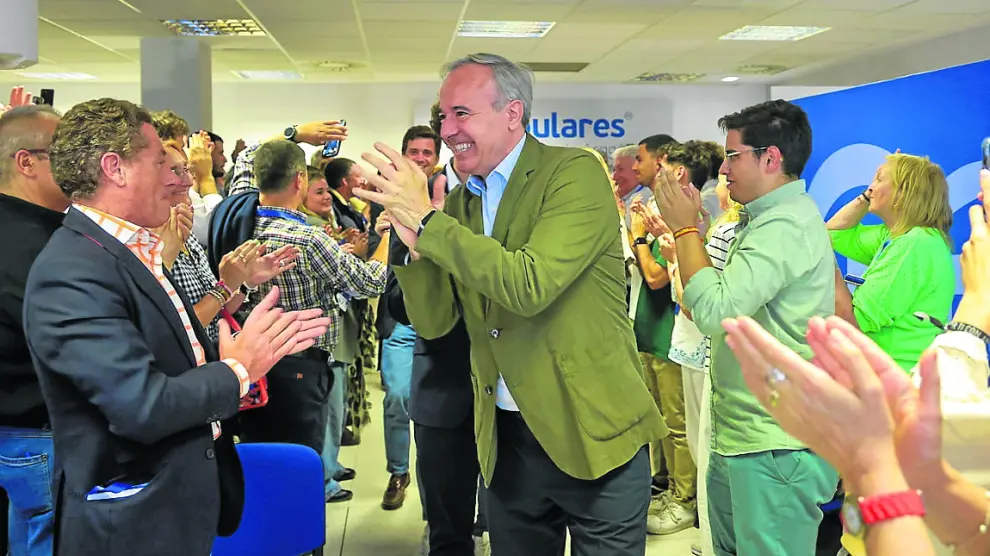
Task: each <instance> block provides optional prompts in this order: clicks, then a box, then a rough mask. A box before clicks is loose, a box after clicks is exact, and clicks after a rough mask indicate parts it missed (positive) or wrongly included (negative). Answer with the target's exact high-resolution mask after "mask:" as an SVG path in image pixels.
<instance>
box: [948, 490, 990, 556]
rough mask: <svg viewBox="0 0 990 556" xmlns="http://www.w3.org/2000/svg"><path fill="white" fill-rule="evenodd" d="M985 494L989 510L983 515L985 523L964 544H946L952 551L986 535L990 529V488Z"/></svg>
mask: <svg viewBox="0 0 990 556" xmlns="http://www.w3.org/2000/svg"><path fill="white" fill-rule="evenodd" d="M983 495H984V497H986V500H987V512H986V514H985V515H984V516H983V523H981V524H980V529H979V530H978V531H977V532H976V534H975V535H973V536H972V537H970V538H968V539H966V542H964V543H962V544H948V545H946V547H947V548H948V549H949V550H952V551H955V550H958V549H959V548H960V547H963V546H966V545H968V544H970V543H972V542H973V541H974V540H976V539H977V538H979V537H982V536H983V535H986V534H987V531H990V490H988V491H986V492H984V493H983Z"/></svg>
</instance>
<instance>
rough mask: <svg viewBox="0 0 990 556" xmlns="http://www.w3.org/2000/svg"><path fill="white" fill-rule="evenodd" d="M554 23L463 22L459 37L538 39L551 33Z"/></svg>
mask: <svg viewBox="0 0 990 556" xmlns="http://www.w3.org/2000/svg"><path fill="white" fill-rule="evenodd" d="M555 24H556V22H554V21H462V22H461V23H460V25H458V26H457V35H458V36H459V37H484V38H500V39H538V38H541V37H543V36H544V35H546V34H547V33H548V32H550V29H553V26H554V25H555Z"/></svg>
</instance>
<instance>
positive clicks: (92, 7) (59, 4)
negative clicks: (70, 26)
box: [38, 0, 142, 20]
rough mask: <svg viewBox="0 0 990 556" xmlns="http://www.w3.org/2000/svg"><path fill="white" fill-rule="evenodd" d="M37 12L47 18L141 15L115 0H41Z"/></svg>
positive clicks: (108, 17)
mask: <svg viewBox="0 0 990 556" xmlns="http://www.w3.org/2000/svg"><path fill="white" fill-rule="evenodd" d="M38 14H39V15H41V16H42V17H47V18H49V19H53V20H58V19H126V18H131V17H132V16H133V17H134V18H141V17H142V15H141V14H138V13H136V12H135V11H134V10H132V9H130V8H128V7H127V6H125V5H123V4H121V3H120V2H118V1H117V0H86V1H85V2H83V1H81V0H41V1H40V3H39V4H38Z"/></svg>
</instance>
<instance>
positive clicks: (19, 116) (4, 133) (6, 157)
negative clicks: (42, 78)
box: [0, 104, 62, 184]
mask: <svg viewBox="0 0 990 556" xmlns="http://www.w3.org/2000/svg"><path fill="white" fill-rule="evenodd" d="M61 116H62V115H61V114H59V113H58V112H57V111H56V110H55V109H54V108H52V107H51V106H48V105H45V104H29V105H26V106H18V107H15V108H11V109H10V110H8V111H7V112H4V113H3V114H2V115H0V184H4V183H6V182H7V181H8V180H9V179H10V175H9V174H10V173H11V172H12V168H13V165H14V155H15V154H17V151H19V150H21V149H43V148H48V146H49V143H50V142H51V136H50V135H46V134H45V133H43V132H42V131H41V129H39V128H38V127H36V126H33V125H30V120H33V119H34V118H40V117H51V118H60V117H61ZM18 122H22V125H16V124H17V123H18Z"/></svg>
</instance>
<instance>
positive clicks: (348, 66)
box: [314, 60, 364, 73]
mask: <svg viewBox="0 0 990 556" xmlns="http://www.w3.org/2000/svg"><path fill="white" fill-rule="evenodd" d="M314 67H315V69H316V70H317V71H325V72H330V73H344V72H348V71H353V70H356V69H361V68H363V67H364V64H358V63H354V62H341V61H337V60H322V61H320V62H316V64H314Z"/></svg>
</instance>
